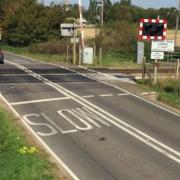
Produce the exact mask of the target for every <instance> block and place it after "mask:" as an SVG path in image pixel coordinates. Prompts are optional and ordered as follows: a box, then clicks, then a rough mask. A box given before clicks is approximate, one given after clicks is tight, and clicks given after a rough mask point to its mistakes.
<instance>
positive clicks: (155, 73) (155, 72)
mask: <svg viewBox="0 0 180 180" xmlns="http://www.w3.org/2000/svg"><path fill="white" fill-rule="evenodd" d="M157 62H158V60H157V59H156V60H155V66H154V84H156V83H157Z"/></svg>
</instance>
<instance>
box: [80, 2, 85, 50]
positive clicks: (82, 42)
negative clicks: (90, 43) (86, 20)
mask: <svg viewBox="0 0 180 180" xmlns="http://www.w3.org/2000/svg"><path fill="white" fill-rule="evenodd" d="M79 18H80V28H81V46H82V49H84V48H85V42H84V29H83V17H82V3H81V0H79Z"/></svg>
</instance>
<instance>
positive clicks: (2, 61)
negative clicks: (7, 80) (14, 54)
mask: <svg viewBox="0 0 180 180" xmlns="http://www.w3.org/2000/svg"><path fill="white" fill-rule="evenodd" d="M0 64H4V54H3V52H2V50H1V49H0Z"/></svg>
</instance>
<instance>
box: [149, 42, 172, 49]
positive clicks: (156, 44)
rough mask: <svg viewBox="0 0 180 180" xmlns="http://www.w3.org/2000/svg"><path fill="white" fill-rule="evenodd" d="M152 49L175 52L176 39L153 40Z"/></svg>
mask: <svg viewBox="0 0 180 180" xmlns="http://www.w3.org/2000/svg"><path fill="white" fill-rule="evenodd" d="M151 51H158V52H174V40H164V41H152V44H151Z"/></svg>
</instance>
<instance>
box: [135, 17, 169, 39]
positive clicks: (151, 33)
mask: <svg viewBox="0 0 180 180" xmlns="http://www.w3.org/2000/svg"><path fill="white" fill-rule="evenodd" d="M166 31H167V21H166V20H165V19H164V20H159V19H141V20H140V27H139V38H138V39H139V40H151V39H152V40H164V39H165V38H166Z"/></svg>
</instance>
